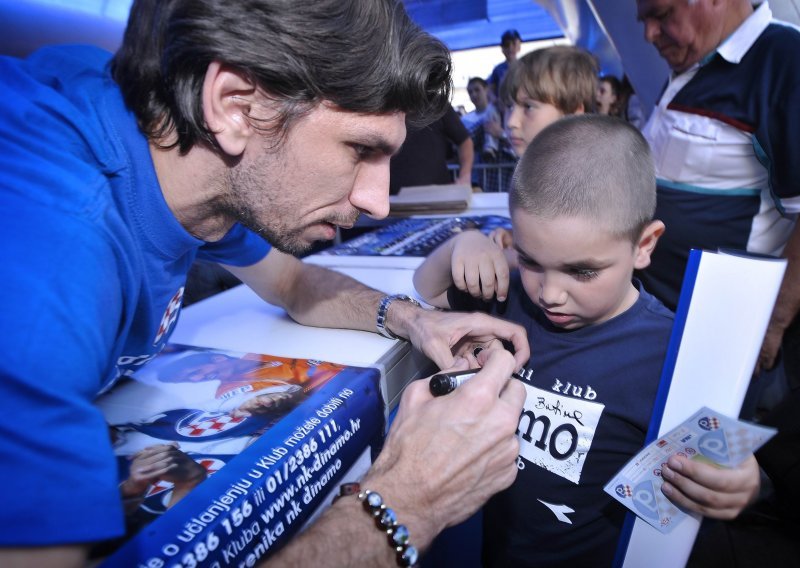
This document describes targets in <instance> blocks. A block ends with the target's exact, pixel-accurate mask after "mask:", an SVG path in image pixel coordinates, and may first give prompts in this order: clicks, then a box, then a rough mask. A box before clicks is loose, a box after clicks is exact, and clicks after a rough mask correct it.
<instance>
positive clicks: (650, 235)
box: [633, 220, 666, 270]
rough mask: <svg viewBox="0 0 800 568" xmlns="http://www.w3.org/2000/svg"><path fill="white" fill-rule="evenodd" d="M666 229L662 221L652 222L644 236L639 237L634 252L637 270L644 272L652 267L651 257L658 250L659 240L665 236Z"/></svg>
mask: <svg viewBox="0 0 800 568" xmlns="http://www.w3.org/2000/svg"><path fill="white" fill-rule="evenodd" d="M665 230H666V228H665V227H664V223H662V222H661V221H658V220H656V221H651V222H650V223H649V224H648V225H647V226H646V227H645V228H644V230H643V231H642V236H641V237H639V242H638V243H637V244H636V250H635V251H634V254H635V258H634V262H633V267H634V268H635V269H636V270H642V269H643V268H647V267H648V266H650V255H652V254H653V251H654V250H655V248H656V244H657V243H658V239H659V238H660V237H661V235H663V234H664V231H665Z"/></svg>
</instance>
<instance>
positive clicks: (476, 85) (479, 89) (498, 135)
mask: <svg viewBox="0 0 800 568" xmlns="http://www.w3.org/2000/svg"><path fill="white" fill-rule="evenodd" d="M467 92H468V93H469V98H470V100H471V101H472V104H474V105H475V110H473V111H471V112H469V113H467V114H466V115H464V116H462V117H461V122H463V123H464V126H465V127H466V128H467V130H468V131H469V133H470V137H471V138H472V145H473V147H474V148H475V164H486V165H487V167H486V168H482V169H474V170H473V173H472V184H473V186H478V187H481V188H482V189H483V190H484V191H504V190H507V188H508V182H509V181H510V178H511V176H510V173H509V174H508V175H507V173H506V170H504V169H500V168H503V167H504V164H508V163H512V166H513V162H514V161H515V160H516V156H514V153H513V151H512V150H511V148H510V146H509V145H508V140H507V138H505V137H504V136H503V127H502V126H501V124H502V121H501V118H500V113H499V111H498V110H497V108H495V106H494V105H493V104H492V103H490V102H489V84H488V83H487V82H486V81H485V80H483V79H481V78H480V77H472V78H471V79H470V80H469V82H468V83H467ZM491 164H497V166H496V167H497V168H498V171H493V169H494V168H492V167H491ZM508 170H510V167H508Z"/></svg>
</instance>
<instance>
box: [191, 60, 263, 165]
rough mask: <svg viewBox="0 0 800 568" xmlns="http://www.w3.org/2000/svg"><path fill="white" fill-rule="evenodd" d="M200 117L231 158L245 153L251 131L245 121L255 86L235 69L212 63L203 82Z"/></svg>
mask: <svg viewBox="0 0 800 568" xmlns="http://www.w3.org/2000/svg"><path fill="white" fill-rule="evenodd" d="M202 95H203V117H204V118H205V121H206V125H207V126H208V128H209V129H210V130H211V131H212V132H213V133H214V135H215V137H216V139H217V143H218V144H219V146H220V148H222V150H223V151H224V152H225V153H226V154H228V155H230V156H239V155H240V154H242V152H244V149H245V146H247V141H248V140H249V138H250V137H251V136H252V135H253V134H254V130H253V128H252V126H251V125H250V121H249V120H248V119H247V117H248V115H249V114H250V110H251V107H252V105H253V102H254V100H255V97H256V96H257V95H258V91H257V90H256V86H255V85H254V84H253V83H252V82H251V81H250V80H249V79H247V78H246V77H245V76H244V75H242V74H241V73H239V72H238V71H236V70H235V69H233V68H231V67H228V66H227V65H223V64H222V63H220V62H218V61H212V62H211V63H210V64H209V66H208V69H206V76H205V79H204V80H203V93H202Z"/></svg>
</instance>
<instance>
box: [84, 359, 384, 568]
mask: <svg viewBox="0 0 800 568" xmlns="http://www.w3.org/2000/svg"><path fill="white" fill-rule="evenodd" d="M379 379H380V373H379V372H378V370H376V369H369V368H359V367H350V366H346V365H338V364H334V363H329V362H325V361H317V360H313V359H293V358H284V357H277V356H272V355H259V354H242V353H235V352H228V351H222V350H213V349H204V348H198V347H189V346H184V345H176V344H170V345H168V346H167V347H166V348H165V349H164V351H163V352H162V353H160V354H159V355H158V356H157V357H156V358H155V359H154V360H153V361H152V362H151V363H149V364H148V365H147V366H146V367H144V368H142V369H141V370H139V371H138V372H136V373H135V374H134V375H133V376H132V377H129V378H124V379H122V380H120V381H119V382H118V383H117V384H116V385H115V386H114V388H113V389H112V390H111V391H110V392H107V393H105V394H103V395H102V396H101V397H100V399H99V400H98V405H99V406H100V408H101V409H102V410H103V414H104V416H105V419H106V422H107V424H108V430H109V436H110V438H111V441H112V445H113V448H114V452H115V454H116V456H117V463H118V472H119V481H120V485H119V487H120V493H121V497H122V499H123V502H124V505H125V514H126V525H127V528H128V530H127V535H126V537H125V539H124V540H123V542H119V543H115V545H113V546H111V547H108V548H107V549H103V550H98V551H96V555H97V556H100V557H106V556H108V555H109V554H110V556H108V558H106V560H105V565H107V566H156V565H161V566H166V565H169V566H173V565H177V566H180V565H183V566H188V565H193V563H204V564H205V565H209V566H211V565H221V566H224V565H228V564H230V563H232V562H234V561H235V563H236V564H237V565H238V564H239V563H240V562H244V563H245V564H246V563H248V562H251V561H254V560H255V559H262V558H266V557H267V556H268V555H269V554H270V553H271V552H274V551H275V550H276V549H277V548H278V547H279V546H281V544H283V543H284V542H285V541H286V540H288V538H289V537H290V536H291V535H292V534H295V533H296V532H297V531H298V530H299V529H300V528H301V527H302V525H303V524H304V522H306V521H307V520H308V519H309V518H310V517H311V516H312V515H313V514H314V512H315V510H316V509H317V508H318V507H319V506H320V504H321V503H323V501H324V500H325V497H326V495H327V494H328V493H329V491H330V490H332V489H333V488H335V486H336V485H337V482H338V481H339V480H340V479H341V478H342V477H343V476H344V475H345V473H346V472H347V471H348V470H349V469H350V468H351V466H353V465H354V464H357V463H364V465H365V467H368V465H369V454H370V447H371V445H375V444H378V443H379V441H380V435H381V433H382V430H383V421H384V418H383V402H382V398H381V395H380V387H379ZM365 454H366V456H367V458H366V461H365V458H364V455H365ZM120 546H121V548H119V549H118V550H115V548H118V547H120Z"/></svg>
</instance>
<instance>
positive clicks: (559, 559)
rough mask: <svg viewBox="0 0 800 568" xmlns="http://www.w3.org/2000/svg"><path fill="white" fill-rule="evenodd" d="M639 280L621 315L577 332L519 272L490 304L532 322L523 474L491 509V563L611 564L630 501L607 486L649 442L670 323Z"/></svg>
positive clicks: (487, 551)
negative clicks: (554, 318) (532, 295)
mask: <svg viewBox="0 0 800 568" xmlns="http://www.w3.org/2000/svg"><path fill="white" fill-rule="evenodd" d="M636 285H637V287H638V289H639V298H638V300H637V301H636V303H635V304H634V305H633V306H631V307H630V308H629V309H628V310H626V311H625V312H624V313H622V314H620V315H618V316H616V317H614V318H612V319H610V320H608V321H606V322H603V323H600V324H597V325H592V326H588V327H584V328H581V329H576V330H572V331H565V330H563V329H559V328H557V327H555V326H553V325H552V324H551V323H550V322H549V321H548V320H547V318H546V317H545V316H544V315H543V314H542V312H541V310H540V309H539V308H538V307H537V306H535V305H534V304H533V302H531V301H530V299H529V298H528V297H527V295H526V294H525V290H524V289H523V288H522V283H521V281H520V278H519V273H518V272H515V273H513V274H512V283H511V289H510V290H509V296H508V297H509V299H508V300H507V302H506V304H505V305H502V304H501V305H497V304H495V305H494V306H493V311H494V312H495V314H497V315H501V316H503V317H505V318H506V319H510V320H512V321H515V322H517V323H519V324H521V325H523V326H524V327H525V329H526V330H527V332H528V340H529V342H530V348H531V358H530V362H529V364H528V365H527V366H526V373H524V374H525V377H526V378H527V380H526V381H525V388H526V390H527V398H526V401H525V407H524V409H523V413H522V415H521V417H520V423H519V429H518V431H517V435H518V437H519V440H520V457H519V458H518V460H517V464H518V467H519V468H520V470H519V474H518V476H517V479H516V481H515V482H514V483H513V484H512V486H511V487H509V488H508V489H507V490H505V491H503V492H501V493H498V494H497V495H496V496H495V497H493V498H492V499H491V500H490V501H489V503H488V504H487V505H486V507H485V508H484V515H483V527H484V528H483V531H484V543H483V561H484V565H485V566H498V567H500V566H503V567H504V566H536V567H544V566H575V567H577V566H611V564H612V561H613V558H614V553H615V550H616V546H617V541H618V540H619V534H620V530H621V528H622V523H623V520H624V518H625V513H626V509H625V508H624V507H623V506H622V505H621V504H619V503H618V502H616V501H615V500H614V499H612V498H611V497H610V496H609V495H608V494H606V493H605V492H604V491H603V486H604V485H605V484H606V483H607V482H608V480H609V479H611V477H612V476H613V475H614V474H615V473H617V471H619V469H620V468H622V466H623V465H624V464H625V462H626V461H627V460H628V459H630V458H631V457H632V456H633V455H634V454H635V453H636V452H637V451H639V450H640V449H641V448H642V446H643V445H644V440H645V434H646V433H647V427H648V423H649V421H650V414H651V411H652V408H653V402H654V401H655V396H656V391H657V389H658V384H659V380H660V377H661V368H662V365H663V362H664V357H665V355H666V350H667V345H668V343H669V337H670V333H671V330H672V321H673V315H672V313H671V312H670V311H669V310H667V309H666V308H665V307H664V306H663V305H662V304H661V302H659V301H658V300H657V299H656V298H654V297H653V296H651V295H650V294H648V293H647V292H646V291H645V290H644V289H643V288H642V287H641V285H640V284H639V283H638V282H636ZM459 295H461V293H459ZM449 297H450V299H451V301H450V305H451V306H454V307H456V308H462V307H466V306H467V304H465V303H461V300H459V299H457V298H456V294H455V293H454V292H452V291H451V293H450V295H449ZM462 298H463V296H462Z"/></svg>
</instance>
